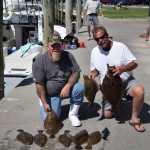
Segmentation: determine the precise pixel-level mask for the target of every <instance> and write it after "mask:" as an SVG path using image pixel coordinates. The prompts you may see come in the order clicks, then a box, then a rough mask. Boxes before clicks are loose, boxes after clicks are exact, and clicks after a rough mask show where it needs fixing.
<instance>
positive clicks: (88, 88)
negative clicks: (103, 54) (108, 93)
mask: <svg viewBox="0 0 150 150" xmlns="http://www.w3.org/2000/svg"><path fill="white" fill-rule="evenodd" d="M83 79H84V96H85V97H86V99H87V100H88V101H89V105H88V108H89V109H92V108H93V107H94V99H95V96H96V93H97V92H98V91H99V85H98V83H97V82H96V80H94V79H92V78H89V77H88V76H87V75H83Z"/></svg>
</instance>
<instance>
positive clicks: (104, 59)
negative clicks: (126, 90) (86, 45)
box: [90, 41, 137, 83]
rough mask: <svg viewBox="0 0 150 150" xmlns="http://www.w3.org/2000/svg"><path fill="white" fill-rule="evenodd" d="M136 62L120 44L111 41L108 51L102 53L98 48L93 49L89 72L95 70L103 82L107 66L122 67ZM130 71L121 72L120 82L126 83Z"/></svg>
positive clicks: (130, 74)
mask: <svg viewBox="0 0 150 150" xmlns="http://www.w3.org/2000/svg"><path fill="white" fill-rule="evenodd" d="M132 61H134V62H137V61H136V58H135V56H134V55H133V54H132V53H131V51H130V50H129V48H128V47H127V46H126V45H125V44H123V43H121V42H115V41H113V45H112V48H111V50H110V51H108V52H106V51H104V50H103V49H102V48H101V47H100V46H97V47H95V48H94V49H93V50H92V53H91V62H90V70H94V69H97V70H98V71H99V74H100V81H101V83H102V82H103V79H104V77H105V74H106V71H107V64H109V65H110V66H114V65H115V66H124V65H127V64H128V63H130V62H132ZM132 74H133V72H132V71H127V72H123V73H122V74H121V75H120V77H121V79H122V81H123V82H124V81H126V80H127V79H128V78H129V77H130V76H132Z"/></svg>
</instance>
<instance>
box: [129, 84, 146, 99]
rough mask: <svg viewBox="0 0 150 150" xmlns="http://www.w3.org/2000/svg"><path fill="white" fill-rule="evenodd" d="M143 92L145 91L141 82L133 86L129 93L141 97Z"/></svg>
mask: <svg viewBox="0 0 150 150" xmlns="http://www.w3.org/2000/svg"><path fill="white" fill-rule="evenodd" d="M144 93H145V90H144V87H143V86H142V85H141V84H138V85H136V86H135V87H133V89H132V93H131V95H133V97H135V96H140V97H143V96H144Z"/></svg>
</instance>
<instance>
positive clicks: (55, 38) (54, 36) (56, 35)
mask: <svg viewBox="0 0 150 150" xmlns="http://www.w3.org/2000/svg"><path fill="white" fill-rule="evenodd" d="M48 43H49V44H50V45H53V44H54V43H59V44H62V41H61V36H60V34H59V33H58V32H56V31H54V33H53V34H52V35H50V36H49V37H48Z"/></svg>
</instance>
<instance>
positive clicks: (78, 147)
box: [75, 145, 83, 149]
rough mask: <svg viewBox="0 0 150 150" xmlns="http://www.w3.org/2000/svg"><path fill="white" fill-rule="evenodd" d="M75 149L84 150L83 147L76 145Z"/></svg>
mask: <svg viewBox="0 0 150 150" xmlns="http://www.w3.org/2000/svg"><path fill="white" fill-rule="evenodd" d="M75 149H83V147H82V146H81V145H76V146H75Z"/></svg>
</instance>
